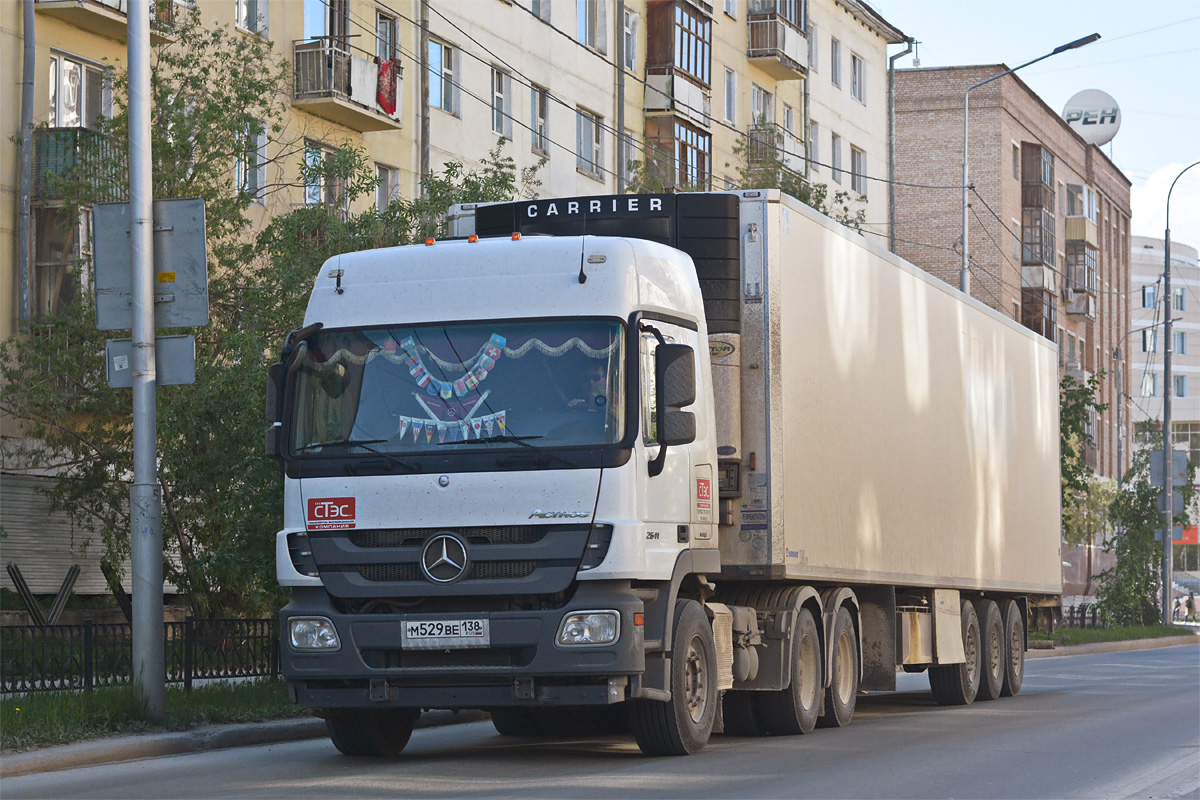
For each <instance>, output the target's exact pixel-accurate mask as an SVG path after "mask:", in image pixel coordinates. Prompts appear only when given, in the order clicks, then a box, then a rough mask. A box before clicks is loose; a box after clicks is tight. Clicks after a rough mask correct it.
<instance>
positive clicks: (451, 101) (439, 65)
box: [429, 39, 458, 114]
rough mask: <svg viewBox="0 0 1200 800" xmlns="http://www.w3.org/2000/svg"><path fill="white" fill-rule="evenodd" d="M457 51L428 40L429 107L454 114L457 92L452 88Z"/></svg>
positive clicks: (456, 107)
mask: <svg viewBox="0 0 1200 800" xmlns="http://www.w3.org/2000/svg"><path fill="white" fill-rule="evenodd" d="M457 59H458V53H457V51H456V50H455V49H454V48H453V47H451V46H450V45H448V44H442V43H441V42H439V41H437V40H436V39H430V40H429V105H430V106H432V107H434V108H440V109H442V110H443V111H448V112H450V113H451V114H454V113H455V112H457V111H458V104H457V103H456V102H455V101H456V99H457V97H458V92H457V91H456V89H455V86H454V73H455V67H456V66H457V64H455V61H457Z"/></svg>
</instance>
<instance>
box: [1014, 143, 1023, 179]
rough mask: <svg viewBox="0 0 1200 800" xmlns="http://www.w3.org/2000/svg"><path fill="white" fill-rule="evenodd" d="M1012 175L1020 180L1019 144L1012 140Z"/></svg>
mask: <svg viewBox="0 0 1200 800" xmlns="http://www.w3.org/2000/svg"><path fill="white" fill-rule="evenodd" d="M1012 175H1013V177H1014V178H1016V179H1017V180H1021V145H1019V144H1017V143H1016V142H1013V146H1012Z"/></svg>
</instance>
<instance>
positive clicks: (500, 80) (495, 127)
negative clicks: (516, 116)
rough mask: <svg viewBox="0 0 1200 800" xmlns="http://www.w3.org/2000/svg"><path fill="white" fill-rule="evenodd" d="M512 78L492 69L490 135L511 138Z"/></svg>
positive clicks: (505, 73)
mask: <svg viewBox="0 0 1200 800" xmlns="http://www.w3.org/2000/svg"><path fill="white" fill-rule="evenodd" d="M511 112H512V76H511V75H509V74H508V73H507V72H503V71H501V70H498V69H496V68H495V67H493V68H492V133H498V134H500V135H501V136H503V137H505V138H507V139H511V138H512V113H511Z"/></svg>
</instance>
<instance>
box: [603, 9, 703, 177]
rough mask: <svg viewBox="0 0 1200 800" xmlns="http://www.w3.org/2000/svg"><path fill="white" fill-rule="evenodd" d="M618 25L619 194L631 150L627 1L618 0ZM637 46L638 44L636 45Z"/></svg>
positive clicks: (617, 112) (616, 26)
mask: <svg viewBox="0 0 1200 800" xmlns="http://www.w3.org/2000/svg"><path fill="white" fill-rule="evenodd" d="M616 23H617V24H616V25H615V26H614V27H615V29H616V33H617V36H616V40H617V42H616V43H617V47H616V51H617V59H616V61H617V70H616V79H617V81H616V82H617V85H616V95H617V108H616V115H615V116H616V120H617V154H616V158H615V159H614V161H616V167H617V169H616V173H617V194H624V193H625V164H624V163H622V162H623V161H628V160H629V155H630V153H629V148H628V147H627V146H626V141H627V140H626V138H625V0H617V19H616ZM634 44H635V46H636V44H637V43H636V42H635V43H634ZM708 173H709V175H710V176H711V175H712V164H709V165H708Z"/></svg>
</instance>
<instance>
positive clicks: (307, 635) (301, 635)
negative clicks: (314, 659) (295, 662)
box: [288, 617, 342, 650]
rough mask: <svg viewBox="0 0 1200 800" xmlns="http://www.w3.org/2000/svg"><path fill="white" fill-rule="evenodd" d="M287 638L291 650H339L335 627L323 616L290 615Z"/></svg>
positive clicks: (339, 643) (340, 645) (340, 646)
mask: <svg viewBox="0 0 1200 800" xmlns="http://www.w3.org/2000/svg"><path fill="white" fill-rule="evenodd" d="M288 638H289V639H290V640H291V645H292V649H293V650H340V649H341V648H342V641H341V639H339V638H338V634H337V628H335V627H333V623H332V622H330V621H329V620H328V619H326V618H325V617H292V618H291V619H290V620H288Z"/></svg>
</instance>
